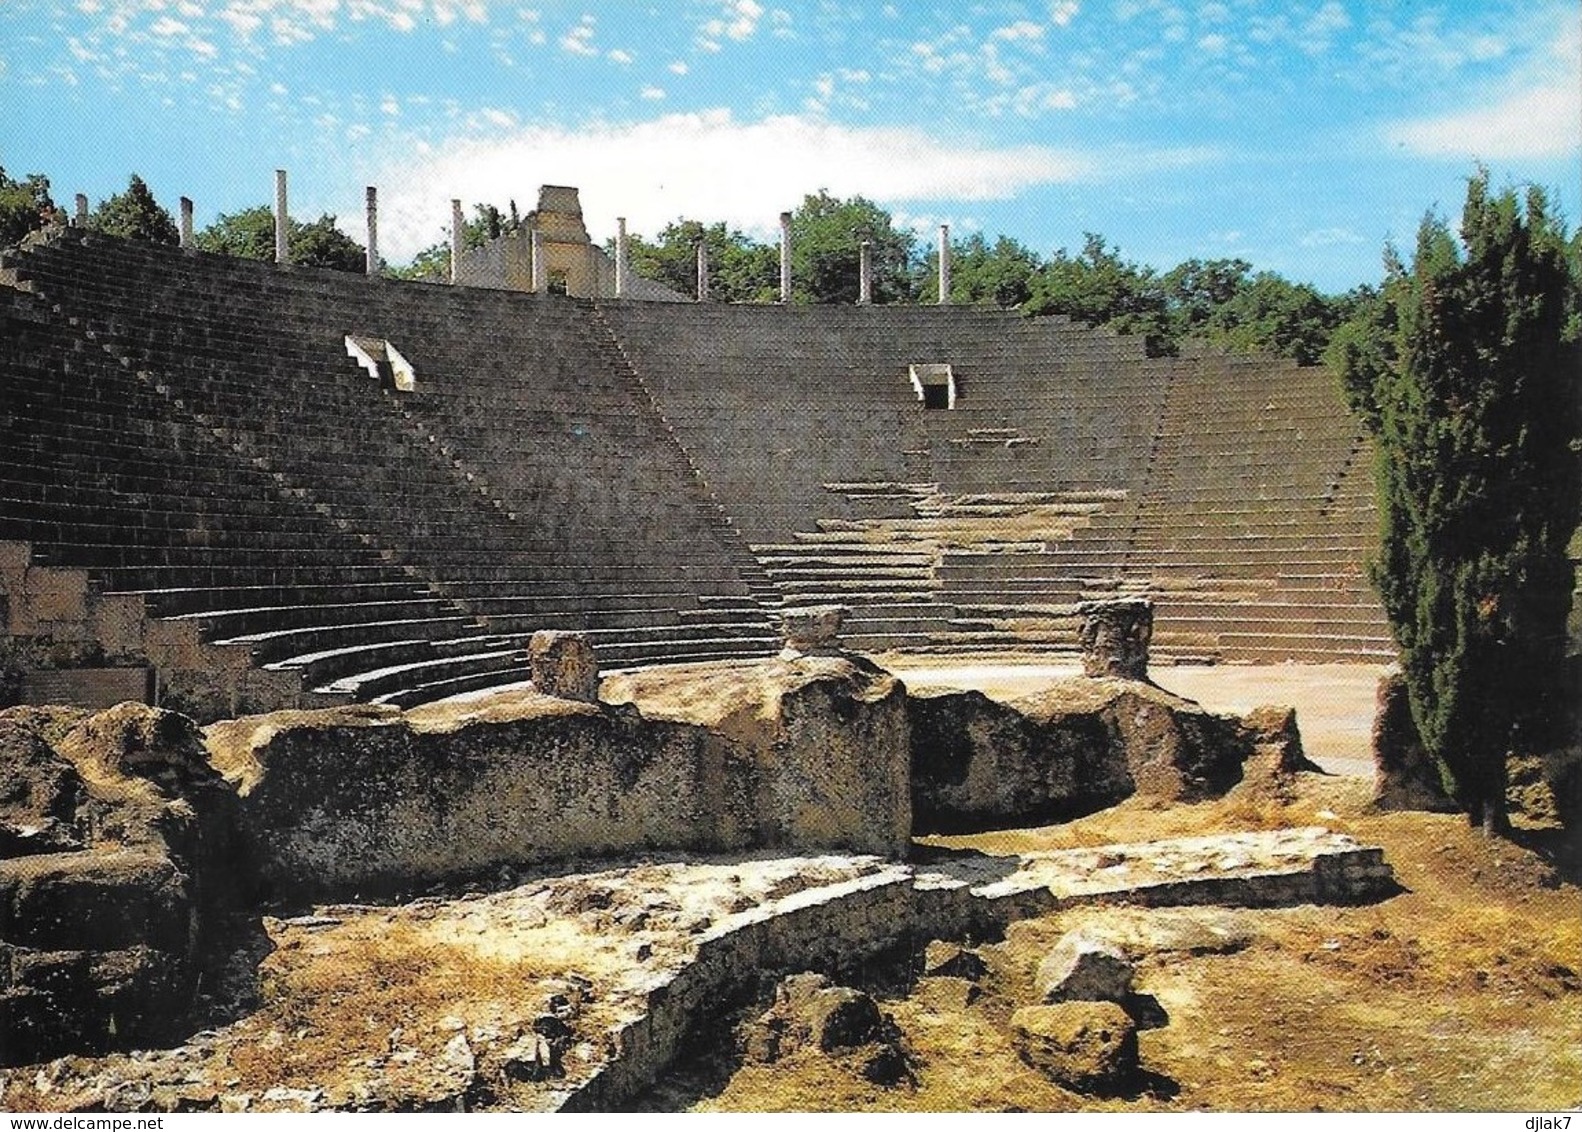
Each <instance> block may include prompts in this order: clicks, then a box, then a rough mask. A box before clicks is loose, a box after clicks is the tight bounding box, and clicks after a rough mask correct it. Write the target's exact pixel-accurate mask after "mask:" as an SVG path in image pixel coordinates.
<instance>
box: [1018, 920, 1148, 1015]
mask: <svg viewBox="0 0 1582 1132" xmlns="http://www.w3.org/2000/svg"><path fill="white" fill-rule="evenodd" d="M1134 974H1135V972H1134V971H1133V968H1132V963H1131V960H1130V959H1128V958H1127V957H1126V955H1125V953H1124V952H1122V951H1121V950H1120V948H1118V947H1116V946H1115V945H1114V944H1111V943H1109V942H1107V941H1105V940H1102V939H1098V938H1096V937H1094V936H1091V935H1088V934H1087V933H1086V932H1082V931H1073V932H1067V933H1066V934H1065V935H1064V936H1062V937H1061V939H1060V942H1058V943H1056V944H1055V946H1054V950H1052V951H1050V953H1049V954H1048V955H1047V956H1045V957H1044V961H1043V962H1042V963H1040V964H1039V965H1038V975H1037V978H1036V979H1035V985H1036V986H1037V988H1038V997H1039V999H1040V1000H1041V1001H1043V1002H1044V1003H1046V1004H1047V1003H1055V1002H1075V1001H1084V1002H1099V1001H1103V1002H1123V1001H1124V1000H1125V999H1126V998H1127V997H1128V996H1129V995H1130V994H1131V993H1132V978H1133V976H1134Z"/></svg>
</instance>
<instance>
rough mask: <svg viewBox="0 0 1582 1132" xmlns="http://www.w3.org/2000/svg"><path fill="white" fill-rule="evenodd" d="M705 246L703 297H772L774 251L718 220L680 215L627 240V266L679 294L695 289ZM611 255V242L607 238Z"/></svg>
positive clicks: (776, 274) (747, 300) (742, 300)
mask: <svg viewBox="0 0 1582 1132" xmlns="http://www.w3.org/2000/svg"><path fill="white" fill-rule="evenodd" d="M699 243H702V244H704V245H706V246H707V248H708V251H709V298H710V299H712V300H714V301H717V302H725V303H761V302H773V301H774V299H775V298H776V297H777V296H776V288H777V287H778V286H779V278H780V274H779V270H780V269H779V263H780V260H779V253H778V252H777V251H776V250H775V249H774V248H772V247H769V246H768V245H765V244H759V243H757V242H755V241H754V240H753V239H752V238H751V237H749V236H747V235H746V234H745V233H742V232H739V231H737V230H736V229H734V228H727V227H726V226H725V225H724V224H723V223H718V222H716V223H714V224H709V225H705V224H703V223H702V222H700V221H697V220H686V219H680V220H675V221H672V222H671V223H669V224H666V225H665V226H664V228H662V229H660V232H659V236H658V238H657V239H655V240H654V241H649V240H646V239H644V238H643V237H641V236H632V237H630V238H629V239H628V240H627V255H628V256H629V258H630V261H631V265H632V270H633V271H634V272H635V273H636V274H638V275H641V276H642V277H643V278H645V279H652V280H654V281H655V282H656V283H663V284H664V285H665V286H667V287H669V288H671V289H672V290H675V291H679V292H681V293H682V294H683V295H695V294H697V281H698V244H699ZM605 247H606V249H607V250H608V251H609V253H610V254H611V255H612V256H613V255H614V254H615V242H614V241H613V240H611V241H607V242H606V244H605Z"/></svg>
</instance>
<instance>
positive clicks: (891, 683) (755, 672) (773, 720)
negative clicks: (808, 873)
mask: <svg viewBox="0 0 1582 1132" xmlns="http://www.w3.org/2000/svg"><path fill="white" fill-rule="evenodd" d="M601 694H602V695H603V697H604V699H605V701H606V702H608V703H612V704H620V703H630V704H633V705H635V706H636V707H638V708H639V709H640V710H641V711H642V712H643V714H644V716H646V717H648V718H655V719H665V720H672V721H676V722H684V723H688V724H694V725H697V726H699V727H703V728H707V729H708V730H709V731H710V732H712V733H714V734H716V735H718V736H721V737H722V738H723V739H724V740H726V741H728V744H729V749H730V750H731V751H732V752H733V753H734V757H735V758H736V759H738V760H740V761H741V763H742V764H744V765H745V766H746V767H747V768H749V769H748V775H749V779H750V782H751V783H752V787H751V797H752V800H753V809H752V814H753V821H754V834H753V835H754V838H755V841H754V844H757V845H761V846H764V847H766V848H786V849H797V850H804V849H812V848H825V849H841V850H847V851H853V852H861V853H879V854H883V855H886V856H901V855H904V854H905V853H906V852H907V849H908V847H909V846H910V844H911V831H912V782H911V775H910V772H909V752H908V747H909V736H910V731H909V725H908V721H907V708H906V699H907V697H906V688H905V686H904V685H903V684H902V683H901V682H900V681H899V680H897V679H896V678H895V677H894V676H892V675H891V674H890V673H888V672H886V671H885V670H884V669H882V668H880V667H878V666H877V665H875V664H874V663H873V662H872V661H870V660H868V659H867V658H866V657H863V656H860V655H856V654H845V655H841V656H831V657H823V656H805V657H800V658H798V659H795V660H781V659H776V660H768V661H763V662H761V663H755V664H745V665H737V666H732V667H729V668H722V667H720V666H718V665H686V666H672V667H668V668H651V669H646V670H642V671H637V672H629V673H622V674H619V675H616V676H612V677H610V678H609V679H607V680H606V681H605V682H604V685H603V688H602V689H601Z"/></svg>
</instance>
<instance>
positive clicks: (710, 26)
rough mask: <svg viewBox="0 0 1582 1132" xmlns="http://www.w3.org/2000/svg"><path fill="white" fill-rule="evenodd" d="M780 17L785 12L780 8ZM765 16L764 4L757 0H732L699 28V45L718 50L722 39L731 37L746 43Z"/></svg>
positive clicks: (777, 15) (777, 14) (777, 13)
mask: <svg viewBox="0 0 1582 1132" xmlns="http://www.w3.org/2000/svg"><path fill="white" fill-rule="evenodd" d="M775 15H776V17H777V20H778V17H780V16H782V15H784V13H782V12H779V11H778V10H777V11H776V13H775ZM763 17H764V6H763V5H762V4H759V3H758V2H757V0H730V3H727V4H724V5H722V7H721V10H720V14H719V15H718V16H716V17H715V18H714V19H712V20H708V21H707V22H705V23H704V24H703V26H702V27H700V28H699V29H698V32H699V37H700V38H699V46H701V47H703V48H704V49H705V50H708V51H718V50H719V47H720V42H719V41H720V40H722V39H730V40H733V41H735V42H737V43H744V42H746V41H747V40H749V39H751V38H752V37H753V34H754V33H755V32H757V30H758V21H760V20H762V19H763Z"/></svg>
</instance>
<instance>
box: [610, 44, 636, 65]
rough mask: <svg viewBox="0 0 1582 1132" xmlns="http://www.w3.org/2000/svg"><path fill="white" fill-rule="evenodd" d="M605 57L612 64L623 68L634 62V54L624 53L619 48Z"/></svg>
mask: <svg viewBox="0 0 1582 1132" xmlns="http://www.w3.org/2000/svg"><path fill="white" fill-rule="evenodd" d="M604 57H605V58H606V59H608V60H609V61H610V62H612V63H619V64H620V65H621V66H623V67H624V66H626V64H628V63H630V62H631V61H632V53H631V52H630V51H622V50H620V49H619V48H616V49H615V50H614V51H611V52H608V53H607V54H606V55H605V56H604Z"/></svg>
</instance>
